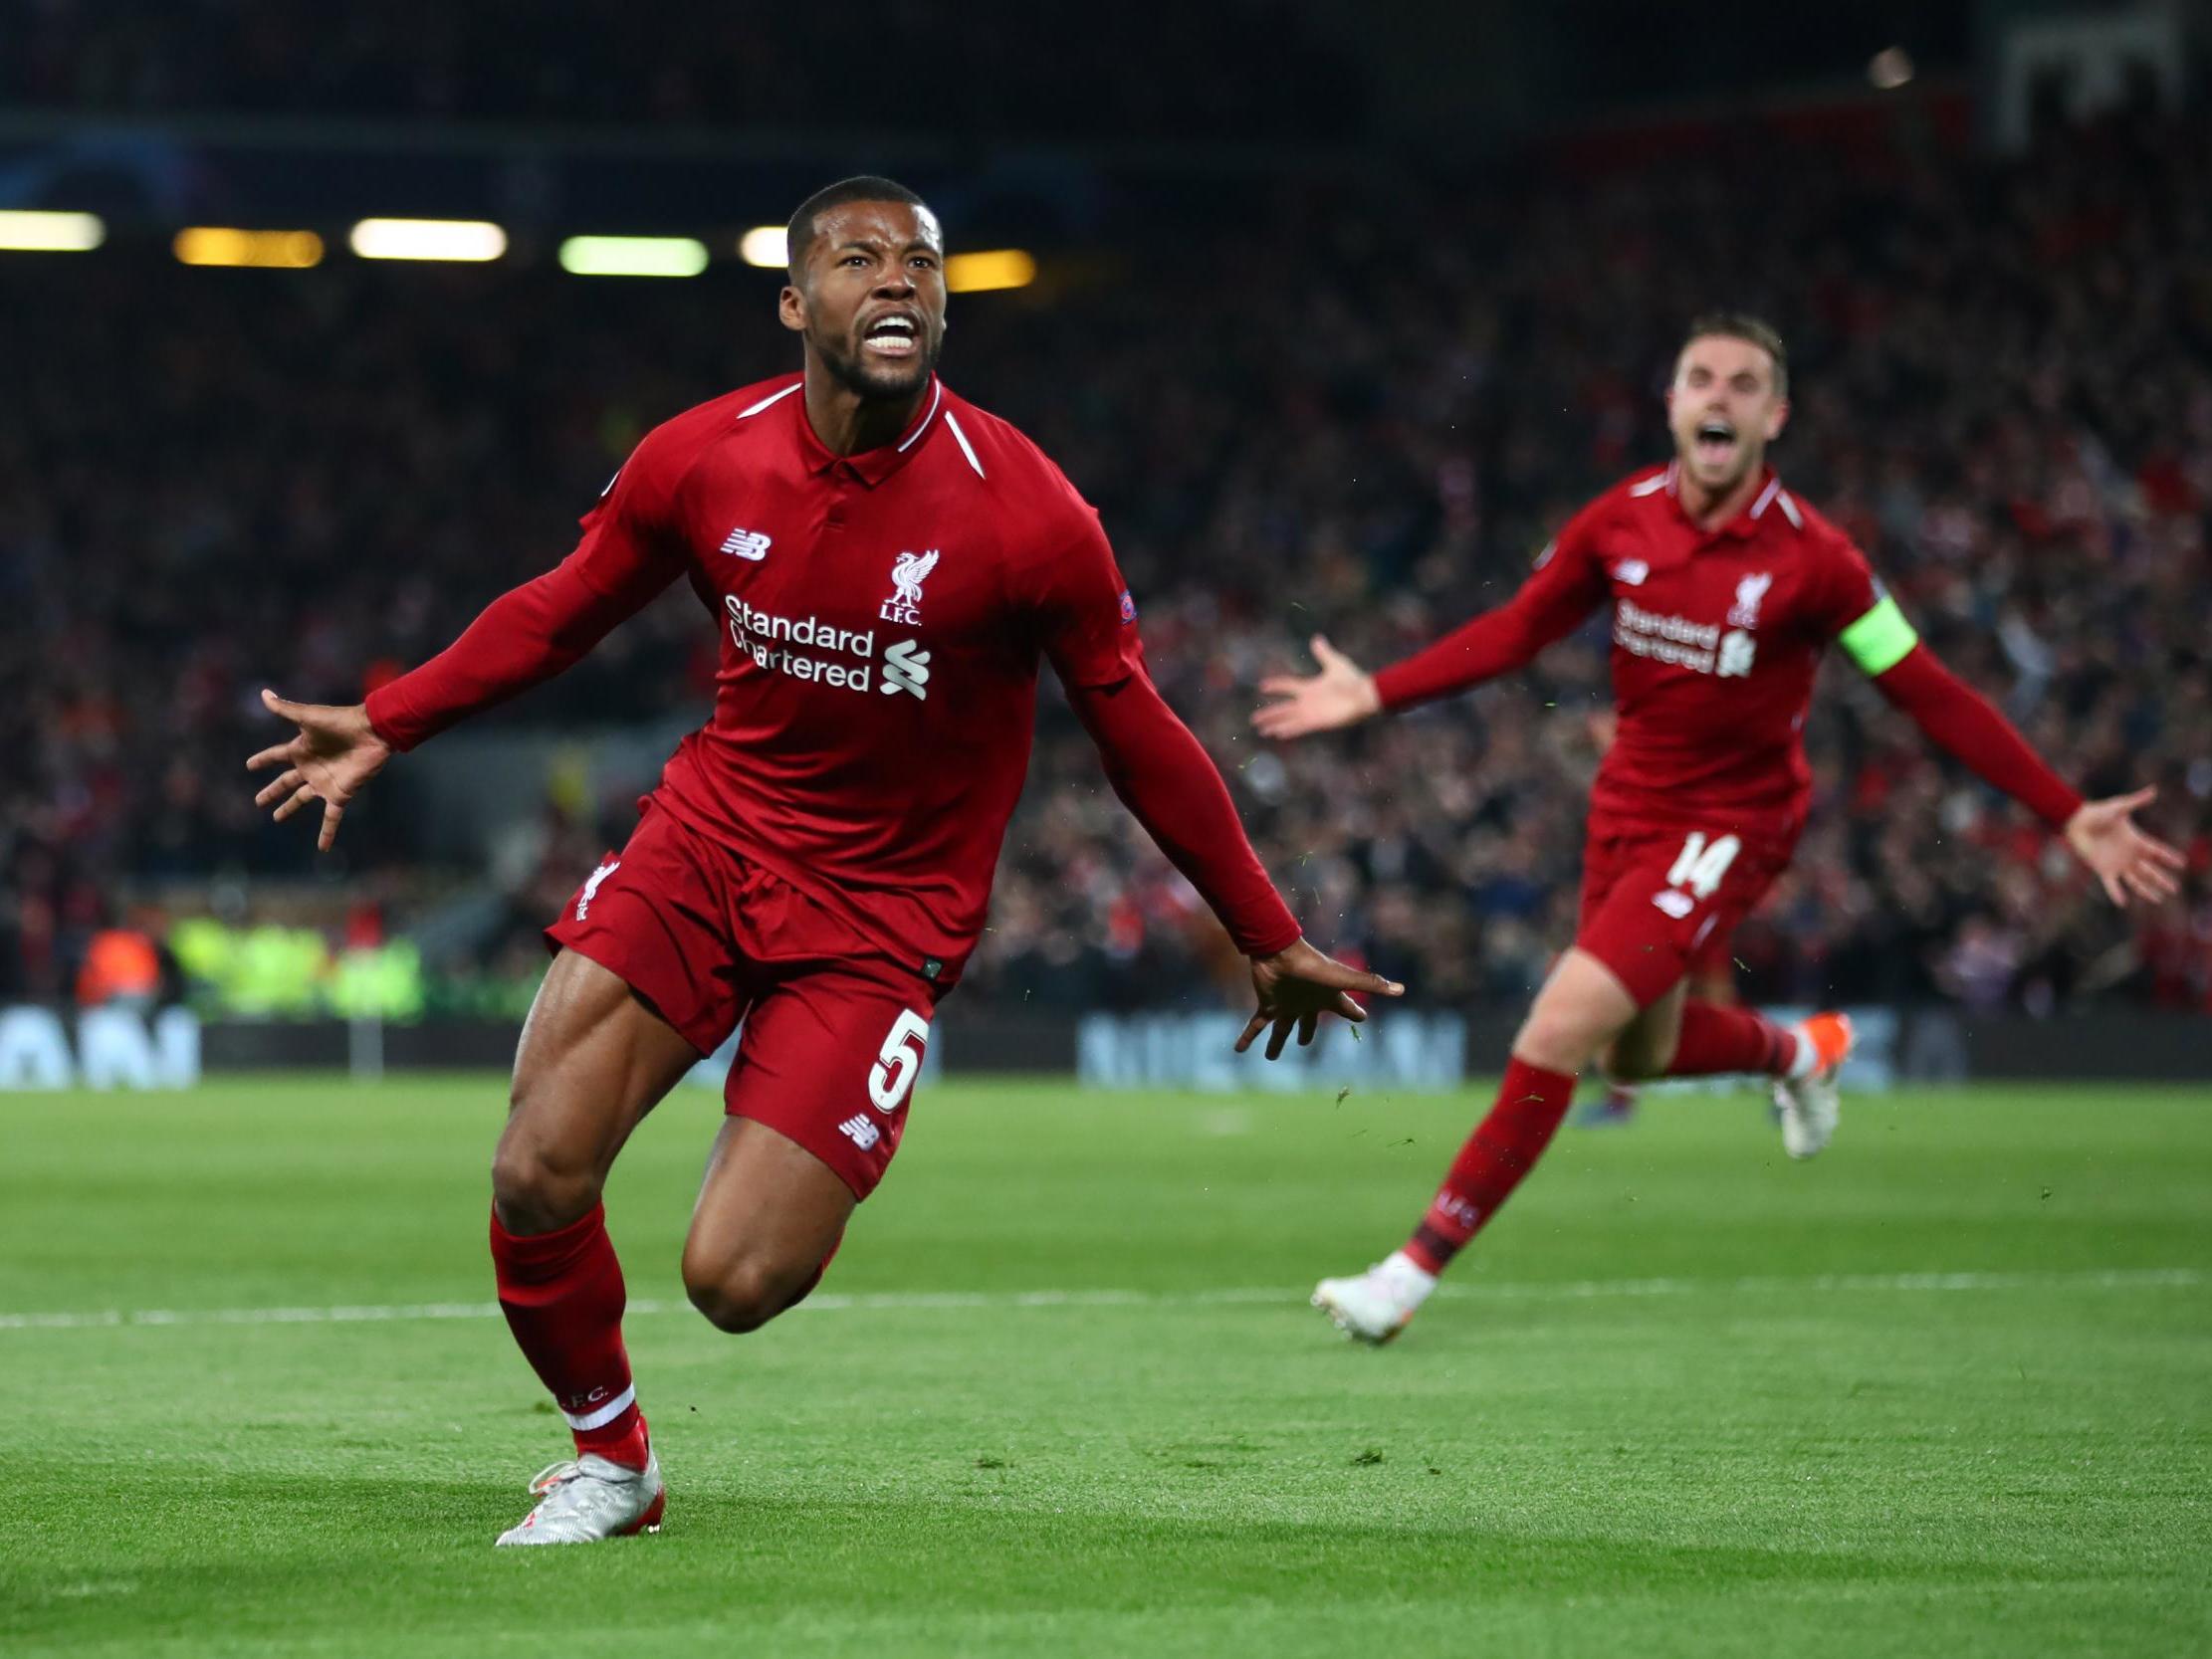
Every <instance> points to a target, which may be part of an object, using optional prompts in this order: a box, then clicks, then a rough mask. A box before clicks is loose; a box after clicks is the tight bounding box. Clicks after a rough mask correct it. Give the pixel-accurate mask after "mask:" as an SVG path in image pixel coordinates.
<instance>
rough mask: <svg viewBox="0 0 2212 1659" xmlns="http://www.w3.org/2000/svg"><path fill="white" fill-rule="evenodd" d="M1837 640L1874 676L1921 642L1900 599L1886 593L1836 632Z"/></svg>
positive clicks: (1899, 659)
mask: <svg viewBox="0 0 2212 1659" xmlns="http://www.w3.org/2000/svg"><path fill="white" fill-rule="evenodd" d="M1836 643H1837V644H1838V645H1841V646H1842V647H1843V648H1844V652H1845V654H1846V655H1847V656H1849V657H1850V658H1851V660H1852V661H1853V662H1855V663H1857V664H1858V665H1859V672H1860V673H1862V674H1864V675H1865V676H1866V677H1867V678H1868V679H1870V680H1872V679H1874V678H1875V677H1876V676H1877V675H1881V674H1887V673H1888V672H1889V671H1890V670H1891V669H1893V668H1895V667H1896V666H1897V665H1898V664H1899V663H1901V662H1903V661H1904V660H1905V658H1906V657H1907V656H1909V655H1910V654H1911V651H1912V648H1913V647H1914V646H1915V645H1918V644H1919V643H1920V636H1919V635H1918V634H1916V633H1914V632H1913V631H1912V624H1911V623H1909V622H1907V621H1905V619H1904V612H1902V611H1900V610H1898V609H1897V602H1896V601H1895V600H1894V599H1892V598H1890V597H1889V595H1888V594H1886V593H1884V594H1883V595H1882V596H1881V597H1880V599H1879V600H1877V601H1876V603H1875V608H1874V609H1873V610H1871V611H1869V612H1868V613H1867V614H1866V615H1865V616H1863V617H1861V618H1860V619H1859V620H1858V621H1857V622H1854V623H1853V624H1852V625H1851V626H1850V627H1848V628H1846V629H1845V630H1844V631H1843V632H1842V633H1840V634H1838V635H1837V636H1836Z"/></svg>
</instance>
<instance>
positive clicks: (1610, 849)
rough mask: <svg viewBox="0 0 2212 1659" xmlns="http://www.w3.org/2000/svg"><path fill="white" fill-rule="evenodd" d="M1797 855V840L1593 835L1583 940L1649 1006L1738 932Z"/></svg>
mask: <svg viewBox="0 0 2212 1659" xmlns="http://www.w3.org/2000/svg"><path fill="white" fill-rule="evenodd" d="M1789 862H1790V844H1789V843H1787V842H1783V843H1762V842H1756V841H1746V840H1744V839H1742V838H1741V837H1739V836H1736V835H1733V834H1725V833H1723V834H1708V833H1706V832H1704V831H1702V830H1683V829H1679V828H1675V829H1666V830H1639V831H1632V832H1628V833H1625V834H1619V835H1602V834H1601V835H1593V836H1592V837H1591V838H1590V841H1589V844H1588V845H1587V846H1586V847H1585V848H1584V850H1583V855H1582V918H1581V921H1580V923H1579V924H1578V925H1577V927H1576V929H1575V943H1576V945H1577V946H1578V947H1579V948H1581V949H1583V950H1587V951H1588V952H1589V953H1590V954H1591V955H1593V956H1595V957H1597V958H1598V960H1599V961H1601V962H1603V963H1605V965H1606V966H1607V967H1609V968H1611V969H1612V970H1613V972H1614V974H1615V975H1616V976H1617V977H1618V978H1619V979H1620V981H1621V983H1622V984H1624V985H1626V986H1628V988H1629V994H1630V995H1631V996H1633V997H1635V998H1636V1004H1637V1006H1638V1007H1640V1008H1649V1007H1650V1006H1651V1005H1652V1004H1653V1003H1655V1002H1657V1001H1658V1000H1659V998H1660V997H1662V996H1664V995H1665V994H1666V993H1667V992H1668V991H1669V990H1671V989H1672V988H1673V987H1674V984H1675V982H1676V981H1677V980H1679V979H1681V978H1682V976H1683V975H1684V974H1686V973H1688V972H1689V971H1690V970H1691V968H1692V967H1693V966H1695V967H1699V968H1703V967H1705V966H1707V965H1708V964H1710V965H1717V964H1718V963H1720V962H1724V961H1726V960H1727V959H1728V958H1727V949H1728V939H1729V937H1730V935H1731V934H1733V933H1735V931H1736V928H1737V925H1738V924H1740V923H1741V922H1742V921H1743V919H1744V918H1745V917H1746V916H1748V915H1750V914H1751V911H1752V910H1753V908H1754V907H1756V906H1757V904H1758V903H1759V901H1760V900H1761V899H1762V898H1764V897H1765V896H1766V891H1767V889H1768V888H1769V887H1771V886H1773V885H1774V878H1775V877H1777V876H1779V875H1780V874H1781V873H1782V871H1783V870H1784V868H1785V867H1787V866H1788V864H1789Z"/></svg>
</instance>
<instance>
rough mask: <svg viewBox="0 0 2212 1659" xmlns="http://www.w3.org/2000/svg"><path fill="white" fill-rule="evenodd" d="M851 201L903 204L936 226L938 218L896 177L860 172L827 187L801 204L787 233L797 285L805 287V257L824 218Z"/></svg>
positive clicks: (787, 251) (789, 258) (787, 250)
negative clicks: (925, 216)
mask: <svg viewBox="0 0 2212 1659" xmlns="http://www.w3.org/2000/svg"><path fill="white" fill-rule="evenodd" d="M851 202H904V203H905V204H906V205H907V206H908V207H911V208H914V209H916V210H918V211H919V212H921V213H923V214H925V215H927V216H928V219H929V222H930V223H931V224H932V225H935V224H936V223H937V215H936V214H935V213H932V212H931V211H930V204H929V203H928V202H925V201H924V200H922V198H921V197H920V196H918V195H916V194H915V193H914V192H913V191H911V190H909V189H908V188H907V187H906V186H905V185H903V184H901V183H900V182H899V181H898V180H897V179H895V178H885V177H883V176H882V175H881V174H879V173H857V174H855V175H854V176H853V177H851V178H841V179H839V180H838V181H837V182H836V183H835V184H825V185H823V186H822V187H821V188H820V189H819V190H817V191H815V192H814V193H813V194H812V195H811V196H808V197H807V198H806V199H805V200H804V201H802V202H800V203H799V204H798V207H797V208H796V209H795V210H794V211H793V212H792V214H791V219H790V225H789V228H788V229H787V230H786V231H785V232H784V248H785V258H786V260H787V262H788V269H789V274H790V279H791V282H792V284H793V285H794V286H796V287H800V288H803V287H804V286H805V274H806V256H807V254H808V253H809V252H811V251H812V249H813V246H814V237H815V236H816V234H817V228H818V224H819V221H820V220H821V218H822V216H823V215H824V214H826V213H828V212H829V211H830V209H832V208H838V207H844V206H846V205H847V204H848V203H851Z"/></svg>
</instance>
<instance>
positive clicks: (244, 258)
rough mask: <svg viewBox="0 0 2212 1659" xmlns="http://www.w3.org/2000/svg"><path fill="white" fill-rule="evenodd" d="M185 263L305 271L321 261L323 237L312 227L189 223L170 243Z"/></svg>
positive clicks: (177, 255)
mask: <svg viewBox="0 0 2212 1659" xmlns="http://www.w3.org/2000/svg"><path fill="white" fill-rule="evenodd" d="M170 246H171V247H172V248H173V249H174V250H175V252H176V257H177V258H178V260H180V261H181V262H183V263H184V264H186V265H253V266H259V267H261V268H263V269H265V270H271V271H305V270H307V269H308V268H309V267H310V266H313V265H321V264H322V263H323V238H321V237H320V236H317V235H316V234H315V232H313V231H242V230H230V229H227V228H224V227H221V226H217V225H189V226H187V227H186V228H185V229H183V230H180V231H178V232H177V233H176V241H175V242H173V243H172V244H170Z"/></svg>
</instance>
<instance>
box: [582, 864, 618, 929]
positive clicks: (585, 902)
mask: <svg viewBox="0 0 2212 1659" xmlns="http://www.w3.org/2000/svg"><path fill="white" fill-rule="evenodd" d="M621 868H622V861H621V860H620V859H614V860H612V861H611V862H609V863H606V864H602V865H600V866H599V868H598V869H596V870H594V871H592V872H591V879H590V880H589V881H587V882H585V883H584V884H583V891H582V892H581V893H579V894H577V895H576V920H577V921H578V922H581V921H582V920H583V919H584V918H585V917H586V916H588V915H589V914H590V912H591V901H592V900H594V899H596V898H597V897H598V896H599V884H600V883H601V882H603V881H605V880H606V879H607V878H608V877H609V876H611V875H613V874H614V873H615V871H617V870H619V869H621Z"/></svg>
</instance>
